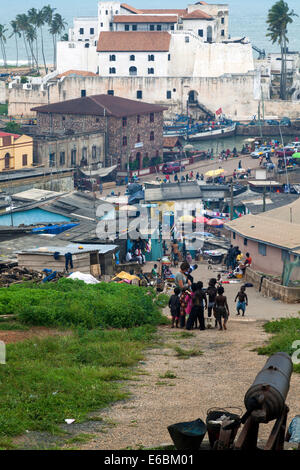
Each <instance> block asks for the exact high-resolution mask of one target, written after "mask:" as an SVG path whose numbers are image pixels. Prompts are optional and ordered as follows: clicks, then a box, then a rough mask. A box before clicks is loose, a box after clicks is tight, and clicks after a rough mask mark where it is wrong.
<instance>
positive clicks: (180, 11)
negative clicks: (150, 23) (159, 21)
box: [141, 8, 187, 16]
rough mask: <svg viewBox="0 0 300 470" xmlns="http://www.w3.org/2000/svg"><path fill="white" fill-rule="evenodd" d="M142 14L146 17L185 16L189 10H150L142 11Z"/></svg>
mask: <svg viewBox="0 0 300 470" xmlns="http://www.w3.org/2000/svg"><path fill="white" fill-rule="evenodd" d="M141 13H144V14H146V15H148V14H163V15H168V14H169V15H179V16H180V15H184V14H185V13H187V9H186V8H185V9H177V10H176V9H175V10H173V9H171V10H168V9H154V10H153V9H150V10H141Z"/></svg>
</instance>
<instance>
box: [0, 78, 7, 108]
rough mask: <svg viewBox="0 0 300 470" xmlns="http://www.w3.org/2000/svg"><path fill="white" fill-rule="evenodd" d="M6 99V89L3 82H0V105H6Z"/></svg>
mask: <svg viewBox="0 0 300 470" xmlns="http://www.w3.org/2000/svg"><path fill="white" fill-rule="evenodd" d="M7 97H8V92H7V88H6V85H5V82H2V81H0V104H4V103H6V100H7Z"/></svg>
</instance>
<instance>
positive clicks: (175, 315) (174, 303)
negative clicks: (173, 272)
mask: <svg viewBox="0 0 300 470" xmlns="http://www.w3.org/2000/svg"><path fill="white" fill-rule="evenodd" d="M179 294H180V289H179V287H175V289H174V294H173V295H171V297H170V299H169V308H170V310H171V315H172V328H174V323H175V324H176V328H178V322H179V316H180V301H179Z"/></svg>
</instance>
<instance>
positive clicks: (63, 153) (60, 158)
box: [59, 152, 66, 166]
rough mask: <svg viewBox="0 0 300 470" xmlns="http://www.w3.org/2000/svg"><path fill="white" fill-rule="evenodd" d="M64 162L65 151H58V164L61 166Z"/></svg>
mask: <svg viewBox="0 0 300 470" xmlns="http://www.w3.org/2000/svg"><path fill="white" fill-rule="evenodd" d="M65 163H66V154H65V152H60V154H59V164H60V166H63V165H64V164H65Z"/></svg>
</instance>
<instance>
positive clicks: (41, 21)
mask: <svg viewBox="0 0 300 470" xmlns="http://www.w3.org/2000/svg"><path fill="white" fill-rule="evenodd" d="M46 15H47V12H46V11H45V7H44V8H42V9H41V10H39V11H38V13H37V16H36V26H37V28H39V30H40V35H41V45H42V56H43V61H44V67H45V73H46V74H47V73H48V68H47V64H46V59H45V51H44V36H43V26H44V25H45V22H46V17H47V16H46Z"/></svg>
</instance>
